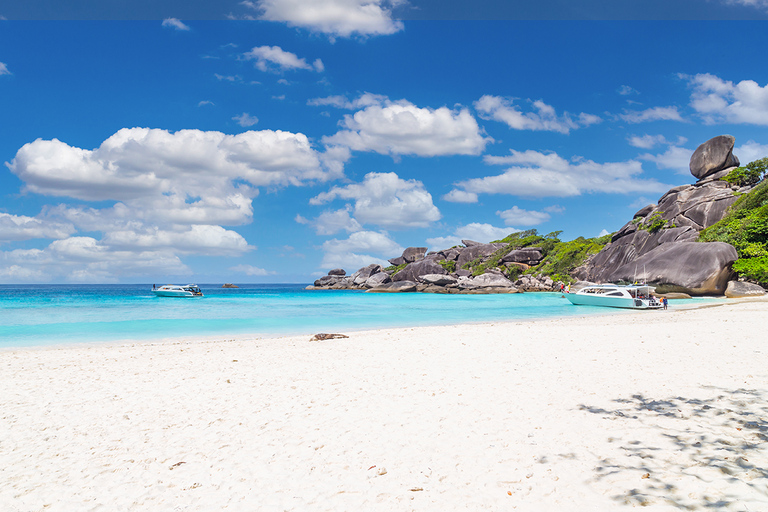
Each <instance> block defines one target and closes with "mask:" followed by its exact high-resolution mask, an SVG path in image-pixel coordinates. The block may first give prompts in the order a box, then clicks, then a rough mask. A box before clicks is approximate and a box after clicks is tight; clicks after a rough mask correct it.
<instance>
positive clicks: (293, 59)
mask: <svg viewBox="0 0 768 512" xmlns="http://www.w3.org/2000/svg"><path fill="white" fill-rule="evenodd" d="M243 56H244V57H245V58H246V59H247V60H254V61H256V62H255V63H254V66H256V69H259V70H261V71H272V72H282V71H293V70H296V69H305V70H308V71H318V72H321V71H323V70H324V69H325V66H323V61H321V60H320V59H316V60H315V61H314V63H312V64H307V61H306V60H304V59H300V58H299V57H298V56H297V55H296V54H295V53H291V52H287V51H285V50H283V49H282V48H280V47H279V46H257V47H254V48H253V49H251V51H249V52H246V53H245V54H244V55H243Z"/></svg>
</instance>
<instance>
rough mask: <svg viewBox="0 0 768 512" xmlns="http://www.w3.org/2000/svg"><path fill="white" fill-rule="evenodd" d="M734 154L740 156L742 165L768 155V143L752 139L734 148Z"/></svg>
mask: <svg viewBox="0 0 768 512" xmlns="http://www.w3.org/2000/svg"><path fill="white" fill-rule="evenodd" d="M733 154H734V155H736V156H737V157H738V158H739V162H741V165H746V164H748V163H750V162H754V161H755V160H758V159H760V158H764V157H767V156H768V144H758V143H757V142H755V141H753V140H750V141H748V142H746V143H745V144H742V145H741V146H739V147H737V148H734V150H733Z"/></svg>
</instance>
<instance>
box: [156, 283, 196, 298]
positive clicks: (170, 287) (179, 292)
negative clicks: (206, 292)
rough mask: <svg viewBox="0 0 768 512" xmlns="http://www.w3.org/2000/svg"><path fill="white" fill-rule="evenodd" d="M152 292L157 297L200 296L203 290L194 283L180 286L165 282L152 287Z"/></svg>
mask: <svg viewBox="0 0 768 512" xmlns="http://www.w3.org/2000/svg"><path fill="white" fill-rule="evenodd" d="M152 292H153V293H154V294H155V295H157V296H158V297H202V296H203V292H202V291H201V290H200V287H198V286H197V285H196V284H188V285H184V286H180V285H178V284H166V285H164V286H161V287H160V288H155V287H152Z"/></svg>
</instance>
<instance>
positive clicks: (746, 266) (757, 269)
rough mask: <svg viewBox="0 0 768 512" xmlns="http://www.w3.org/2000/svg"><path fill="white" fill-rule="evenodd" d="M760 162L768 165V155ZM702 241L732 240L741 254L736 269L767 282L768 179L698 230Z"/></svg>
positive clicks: (744, 275) (745, 276)
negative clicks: (717, 219) (720, 215)
mask: <svg viewBox="0 0 768 512" xmlns="http://www.w3.org/2000/svg"><path fill="white" fill-rule="evenodd" d="M757 162H763V164H764V165H768V158H763V159H762V160H758V161H757ZM752 163H755V162H752ZM749 165H752V164H749ZM747 167H749V166H747ZM763 172H764V170H763ZM699 241H700V242H727V243H729V244H731V245H732V246H734V247H735V248H736V251H737V252H738V254H739V259H738V260H737V261H736V262H735V263H734V264H733V269H734V270H735V271H736V272H737V273H738V274H739V275H740V276H742V277H744V278H745V279H747V280H749V281H754V282H757V283H760V284H763V285H765V284H768V180H765V179H763V180H762V183H760V184H759V185H757V186H756V187H755V188H754V189H752V190H751V191H750V192H749V193H748V194H744V195H742V196H741V197H739V199H738V200H736V202H735V203H734V204H733V206H731V208H730V209H729V211H728V213H727V214H726V216H725V217H723V219H722V220H720V222H718V223H716V224H714V225H713V226H710V227H709V228H707V229H705V230H703V231H702V232H701V233H699Z"/></svg>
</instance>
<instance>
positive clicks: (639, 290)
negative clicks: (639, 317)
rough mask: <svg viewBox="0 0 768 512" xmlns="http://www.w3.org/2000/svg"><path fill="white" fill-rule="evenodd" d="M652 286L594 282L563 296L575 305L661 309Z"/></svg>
mask: <svg viewBox="0 0 768 512" xmlns="http://www.w3.org/2000/svg"><path fill="white" fill-rule="evenodd" d="M653 292H654V288H653V287H652V286H648V285H644V284H631V285H619V284H594V285H589V286H585V287H584V288H582V289H581V290H579V291H577V292H575V293H566V294H565V297H566V298H567V299H568V300H569V301H571V304H574V305H576V306H606V307H611V308H627V309H661V308H662V307H663V306H662V304H661V302H660V301H659V300H657V299H656V297H654V296H653Z"/></svg>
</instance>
